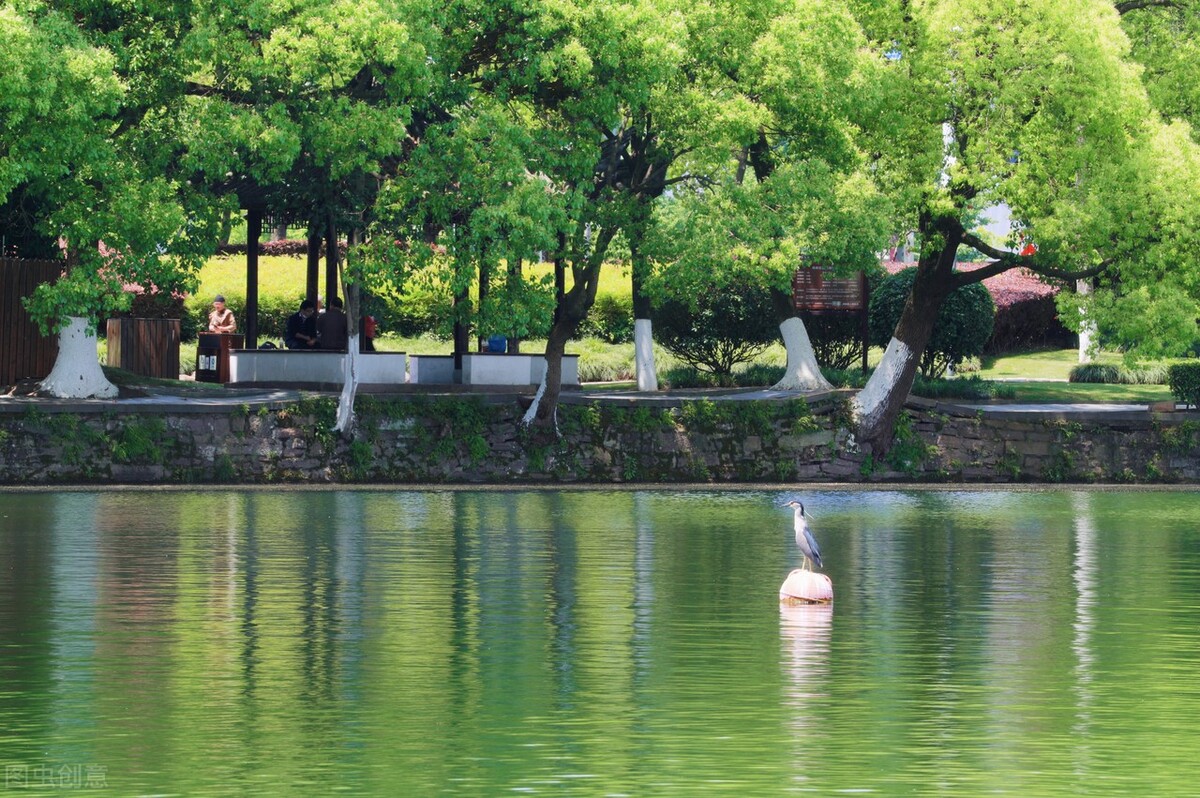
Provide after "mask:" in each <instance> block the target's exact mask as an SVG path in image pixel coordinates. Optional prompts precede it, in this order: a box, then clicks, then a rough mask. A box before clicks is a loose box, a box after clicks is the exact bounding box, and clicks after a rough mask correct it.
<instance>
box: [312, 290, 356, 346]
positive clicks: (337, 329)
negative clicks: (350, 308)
mask: <svg viewBox="0 0 1200 798" xmlns="http://www.w3.org/2000/svg"><path fill="white" fill-rule="evenodd" d="M348 337H349V336H348V334H347V332H346V313H345V311H343V310H342V298H341V297H337V296H335V297H333V298H332V299H330V300H329V308H328V309H327V310H326V311H325V312H324V313H322V314H321V315H320V317H318V318H317V338H318V339H319V340H320V341H321V348H322V349H332V350H335V351H340V352H345V351H346V343H347V340H348Z"/></svg>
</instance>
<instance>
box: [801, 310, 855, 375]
mask: <svg viewBox="0 0 1200 798" xmlns="http://www.w3.org/2000/svg"><path fill="white" fill-rule="evenodd" d="M861 326H862V323H861V322H860V321H859V318H858V315H857V314H848V313H837V314H828V315H821V316H814V315H806V316H805V318H804V328H805V331H806V332H807V333H808V338H809V341H811V342H812V347H813V354H814V355H816V358H817V362H818V363H820V364H821V368H823V369H826V368H829V369H850V368H853V367H854V366H855V365H856V364H859V363H861V362H862V351H863V340H862V338H863V336H862V330H861Z"/></svg>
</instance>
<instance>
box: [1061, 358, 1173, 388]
mask: <svg viewBox="0 0 1200 798" xmlns="http://www.w3.org/2000/svg"><path fill="white" fill-rule="evenodd" d="M1068 379H1069V381H1070V382H1089V383H1101V384H1106V385H1165V384H1166V382H1167V365H1166V364H1165V363H1153V364H1150V365H1148V366H1146V367H1144V368H1129V367H1127V366H1120V365H1115V364H1110V363H1080V364H1079V365H1078V366H1075V367H1074V368H1072V369H1071V374H1070V377H1069V378H1068Z"/></svg>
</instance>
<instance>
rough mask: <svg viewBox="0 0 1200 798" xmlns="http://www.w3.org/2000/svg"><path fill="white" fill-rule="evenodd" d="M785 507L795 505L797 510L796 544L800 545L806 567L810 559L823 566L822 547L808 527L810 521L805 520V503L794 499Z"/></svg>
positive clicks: (818, 565) (806, 567)
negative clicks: (818, 544)
mask: <svg viewBox="0 0 1200 798" xmlns="http://www.w3.org/2000/svg"><path fill="white" fill-rule="evenodd" d="M784 507H793V508H795V510H796V522H795V526H796V545H797V546H799V547H800V553H801V554H803V555H804V566H803V567H804V569H805V570H811V568H809V560H811V561H812V562H815V563H816V564H817V567H818V568H820V567H821V549H820V547H818V546H817V539H816V538H814V537H813V536H812V532H810V531H809V529H808V522H807V521H806V520H804V505H803V504H801V503H800V502H798V501H795V500H792V501H790V502H788V503H787V504H785V505H784Z"/></svg>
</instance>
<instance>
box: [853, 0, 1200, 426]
mask: <svg viewBox="0 0 1200 798" xmlns="http://www.w3.org/2000/svg"><path fill="white" fill-rule="evenodd" d="M860 11H861V14H862V19H863V20H864V23H865V24H866V25H867V27H868V30H869V31H870V33H871V35H872V37H873V38H874V39H875V40H876V42H877V43H878V44H877V47H878V48H879V49H880V50H881V51H886V52H887V53H888V58H889V60H890V62H891V63H890V65H889V71H890V72H891V75H890V78H889V80H890V84H891V91H890V92H889V93H888V97H889V99H890V100H891V101H892V102H893V103H894V104H895V107H896V109H897V113H894V114H891V115H889V118H899V117H901V116H903V118H904V121H903V122H902V123H900V124H898V126H897V127H896V128H895V129H889V128H888V127H887V126H883V127H881V128H880V129H877V130H876V131H875V133H876V143H875V145H874V146H873V149H874V150H875V151H876V152H878V154H879V158H878V161H877V164H878V171H877V174H878V175H879V176H880V178H881V179H882V180H883V181H884V184H885V190H886V191H887V192H888V193H889V195H890V196H893V197H895V198H897V199H898V200H900V201H901V203H902V207H903V208H905V209H906V210H907V213H908V214H909V220H910V223H911V225H912V227H913V228H914V229H916V230H917V233H918V238H919V240H918V246H919V249H920V260H919V263H918V274H917V279H916V281H915V283H914V286H913V291H912V294H911V295H910V298H909V303H908V305H907V306H906V308H905V312H904V314H903V315H902V317H901V319H900V322H899V324H898V325H897V328H896V333H895V337H894V338H893V339H892V341H891V343H890V344H889V346H888V351H887V353H886V354H885V356H884V362H883V363H882V364H881V366H880V368H879V369H877V370H876V372H875V374H874V376H873V377H872V379H871V381H870V382H869V383H868V385H867V387H866V389H865V390H864V391H863V392H862V393H861V394H860V395H859V397H857V398H856V400H855V408H856V413H857V417H858V420H859V425H860V434H861V437H862V439H863V440H864V441H865V442H868V443H871V444H873V445H875V446H877V447H886V446H887V444H888V442H889V441H890V437H891V429H892V424H893V423H894V420H895V418H896V415H897V414H898V413H899V411H900V408H901V406H902V404H903V401H904V398H905V397H906V396H907V394H908V390H909V388H910V387H911V384H912V378H913V375H914V374H915V371H916V366H917V362H918V360H919V357H920V353H921V352H922V351H923V350H924V348H925V344H926V342H927V341H928V340H929V335H930V331H931V328H932V324H933V320H934V319H935V318H936V315H937V309H938V307H939V306H940V304H941V302H942V300H943V299H944V298H945V296H946V295H947V294H948V292H949V291H951V290H952V289H954V288H955V287H957V286H960V285H964V284H967V283H970V282H976V281H979V280H982V279H984V278H986V277H988V276H990V275H993V274H997V273H1000V272H1002V271H1005V270H1007V269H1011V268H1016V267H1021V266H1023V267H1026V268H1029V269H1031V270H1033V271H1034V272H1036V273H1039V274H1042V275H1044V276H1047V277H1059V278H1061V277H1068V276H1073V275H1089V274H1092V275H1096V274H1099V275H1104V276H1105V277H1106V278H1107V279H1109V280H1113V281H1120V282H1121V283H1122V285H1123V287H1124V288H1126V289H1128V288H1130V287H1132V286H1135V285H1143V284H1146V283H1147V281H1148V280H1154V281H1155V282H1158V283H1159V284H1160V285H1161V284H1162V283H1163V279H1164V278H1165V277H1166V275H1167V274H1168V273H1170V274H1171V275H1172V278H1174V277H1176V276H1178V275H1179V274H1181V273H1182V268H1181V267H1184V268H1185V267H1186V265H1185V264H1181V263H1179V262H1177V261H1174V255H1175V254H1177V253H1179V252H1181V251H1185V250H1186V249H1187V248H1188V247H1194V243H1193V241H1192V237H1193V236H1194V235H1195V232H1194V228H1192V229H1189V228H1188V227H1187V226H1186V224H1180V223H1178V222H1176V221H1173V220H1177V219H1183V218H1186V216H1187V214H1188V211H1187V210H1186V207H1187V204H1188V202H1189V200H1188V197H1189V194H1188V191H1187V188H1186V186H1185V183H1186V181H1180V180H1175V179H1172V178H1171V176H1170V170H1169V169H1167V168H1166V167H1167V166H1168V161H1169V156H1166V155H1165V153H1166V152H1167V151H1169V150H1171V149H1175V150H1176V151H1177V152H1178V151H1179V148H1185V147H1186V146H1190V142H1189V141H1188V140H1187V137H1186V136H1183V135H1180V131H1179V130H1176V132H1174V133H1172V131H1171V128H1169V127H1167V126H1165V125H1164V123H1163V122H1162V121H1161V120H1160V118H1159V117H1158V115H1157V114H1156V113H1155V112H1154V109H1153V107H1152V104H1151V103H1150V101H1149V99H1148V97H1147V94H1146V91H1145V88H1144V86H1143V83H1142V80H1141V70H1140V68H1139V67H1138V66H1137V65H1136V64H1135V63H1134V61H1133V60H1132V58H1131V55H1130V44H1129V40H1128V38H1127V37H1126V35H1125V33H1124V32H1123V30H1122V28H1121V25H1120V18H1119V16H1118V13H1117V10H1116V9H1115V8H1114V6H1113V5H1112V4H1111V3H1109V2H1103V1H1102V0H1092V1H1088V0H1081V2H1078V3H1071V4H1064V3H1060V2H1054V1H1053V0H1024V1H1023V2H1019V3H1012V4H1003V5H999V4H994V3H989V2H981V1H980V0H942V2H931V3H925V4H920V5H913V4H909V3H907V2H896V3H894V4H890V5H889V4H878V3H871V4H863V6H862V8H861V9H860ZM901 110H903V114H901V113H899V112H900V111H901ZM1186 160H1187V159H1184V162H1186ZM1001 202H1004V203H1007V204H1008V205H1009V207H1010V208H1011V209H1012V213H1013V218H1014V220H1015V226H1014V231H1013V236H1012V239H1011V240H1010V242H1009V243H1010V244H1011V245H1013V246H1014V249H1016V248H1017V247H1016V245H1018V244H1020V243H1022V241H1031V242H1033V243H1034V244H1035V245H1036V247H1037V252H1036V253H1035V254H1032V255H1025V256H1021V255H1017V254H1014V252H1012V251H1007V250H1001V249H998V248H995V247H992V246H989V245H988V244H987V243H986V242H984V241H982V240H981V239H980V238H979V237H978V236H976V235H974V234H973V233H971V232H970V231H969V229H968V228H969V224H970V220H971V219H972V218H973V216H974V213H975V212H976V210H977V209H978V208H980V207H985V206H987V205H992V204H996V203H1001ZM961 244H967V245H970V246H973V247H975V248H976V249H979V250H980V251H982V252H984V253H986V254H988V255H991V256H992V257H994V258H996V262H995V263H994V264H992V265H990V266H988V267H985V268H982V269H978V270H975V271H972V272H956V271H955V270H954V263H955V258H956V255H957V251H958V247H959V246H960V245H961ZM1169 263H1170V264H1172V265H1170V266H1168V265H1167V264H1169ZM1185 282H1186V281H1185ZM1180 287H1181V288H1182V284H1180ZM1176 298H1177V299H1178V298H1179V297H1178V295H1177V296H1176ZM1144 307H1146V306H1145V305H1144Z"/></svg>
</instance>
